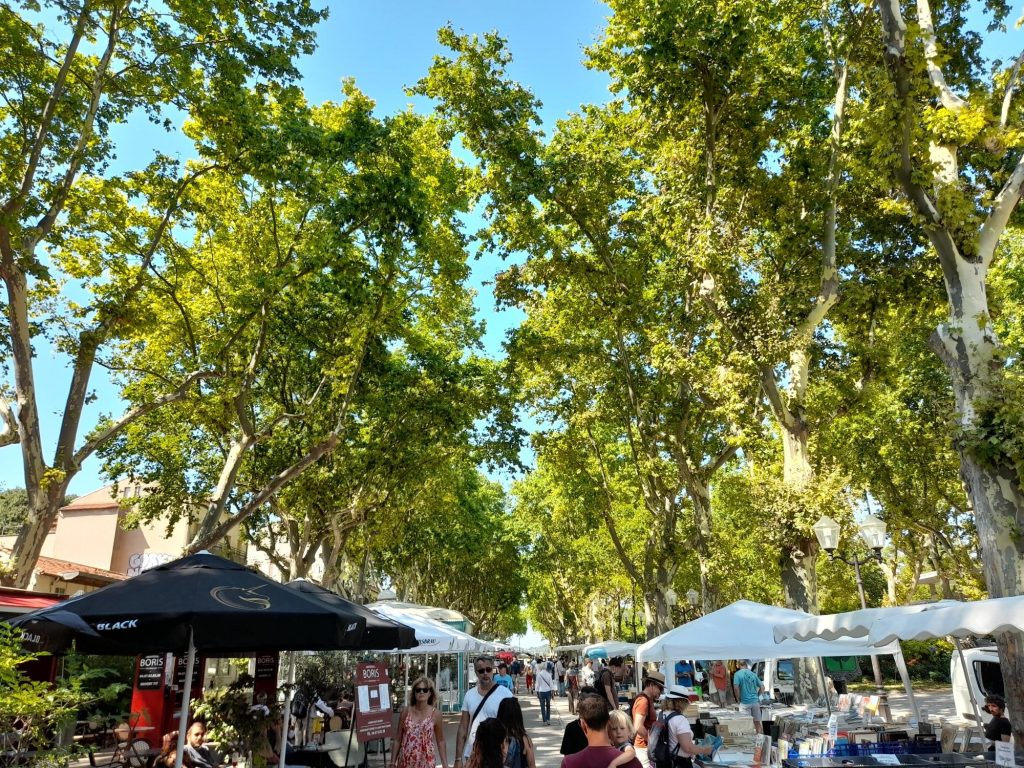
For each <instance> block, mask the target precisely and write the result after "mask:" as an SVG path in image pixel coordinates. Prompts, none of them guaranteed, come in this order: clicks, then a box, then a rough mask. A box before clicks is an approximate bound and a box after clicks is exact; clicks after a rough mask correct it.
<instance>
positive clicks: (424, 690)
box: [412, 688, 430, 693]
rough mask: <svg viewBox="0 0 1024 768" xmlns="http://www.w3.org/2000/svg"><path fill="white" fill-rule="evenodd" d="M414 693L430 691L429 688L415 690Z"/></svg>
mask: <svg viewBox="0 0 1024 768" xmlns="http://www.w3.org/2000/svg"><path fill="white" fill-rule="evenodd" d="M412 692H413V693H430V689H429V688H413V689H412Z"/></svg>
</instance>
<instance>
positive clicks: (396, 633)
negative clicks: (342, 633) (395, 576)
mask: <svg viewBox="0 0 1024 768" xmlns="http://www.w3.org/2000/svg"><path fill="white" fill-rule="evenodd" d="M285 586H286V587H290V588H292V589H295V590H298V591H299V592H301V593H302V594H304V595H306V596H307V597H312V598H314V599H316V600H321V601H323V602H324V603H326V604H327V605H329V606H331V607H334V608H337V609H338V610H339V611H344V612H351V613H355V614H356V615H358V616H362V617H363V618H364V619H366V632H365V633H364V634H363V640H362V643H361V645H360V647H362V648H366V649H368V650H375V651H391V650H401V649H403V648H415V647H416V644H417V641H416V631H415V630H414V629H413V628H412V627H409V626H406V625H405V624H402V623H400V622H397V621H392V620H391V619H387V618H384V617H383V616H381V615H379V614H376V613H374V612H373V611H371V610H370V609H369V608H367V607H366V606H363V605H359V604H358V603H353V602H352V601H351V600H346V599H345V598H343V597H341V595H337V594H335V593H334V592H331V591H330V590H327V589H324V588H323V587H321V586H319V585H317V584H314V583H313V582H311V581H306V580H305V579H295V581H289V582H288V583H287V584H285Z"/></svg>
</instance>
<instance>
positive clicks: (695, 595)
mask: <svg viewBox="0 0 1024 768" xmlns="http://www.w3.org/2000/svg"><path fill="white" fill-rule="evenodd" d="M686 602H688V603H689V604H690V607H691V608H693V610H694V612H695V613H697V603H698V602H700V593H699V592H698V591H697V590H696V589H694V588H693V587H690V588H689V589H688V590H686Z"/></svg>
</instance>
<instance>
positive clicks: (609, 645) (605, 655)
mask: <svg viewBox="0 0 1024 768" xmlns="http://www.w3.org/2000/svg"><path fill="white" fill-rule="evenodd" d="M638 647H639V646H638V645H637V644H636V643H626V642H623V641H622V640H602V641H601V642H599V643H591V644H590V645H585V646H583V655H584V656H587V657H589V658H591V659H614V658H615V657H616V656H633V657H634V658H635V657H636V649H637V648H638Z"/></svg>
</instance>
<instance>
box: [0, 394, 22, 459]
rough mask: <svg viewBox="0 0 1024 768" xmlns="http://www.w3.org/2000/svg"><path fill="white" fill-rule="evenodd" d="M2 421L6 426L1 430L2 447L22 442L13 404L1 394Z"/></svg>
mask: <svg viewBox="0 0 1024 768" xmlns="http://www.w3.org/2000/svg"><path fill="white" fill-rule="evenodd" d="M0 421H2V422H3V426H4V428H3V431H2V432H0V448H3V447H4V446H5V445H14V444H15V443H17V442H20V441H21V435H20V434H18V420H17V419H16V418H15V416H14V411H13V410H12V409H11V404H10V403H9V402H7V398H6V397H4V396H3V395H0Z"/></svg>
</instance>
